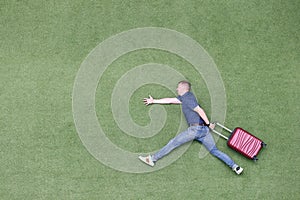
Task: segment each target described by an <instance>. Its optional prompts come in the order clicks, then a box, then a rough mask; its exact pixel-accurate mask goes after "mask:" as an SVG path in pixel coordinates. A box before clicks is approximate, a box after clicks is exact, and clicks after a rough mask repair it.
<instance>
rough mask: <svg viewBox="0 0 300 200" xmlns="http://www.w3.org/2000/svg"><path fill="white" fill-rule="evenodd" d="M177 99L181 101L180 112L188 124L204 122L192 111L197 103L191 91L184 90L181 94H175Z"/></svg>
mask: <svg viewBox="0 0 300 200" xmlns="http://www.w3.org/2000/svg"><path fill="white" fill-rule="evenodd" d="M177 99H178V100H179V101H180V102H181V107H182V112H183V114H184V116H185V119H186V121H187V123H188V124H196V123H199V124H204V121H203V120H202V119H201V117H200V116H199V114H198V113H197V112H195V111H194V109H195V108H196V107H197V106H198V105H199V104H198V102H197V99H196V97H195V96H194V94H193V93H191V92H186V93H185V94H184V95H182V96H180V95H179V96H177ZM199 106H200V105H199Z"/></svg>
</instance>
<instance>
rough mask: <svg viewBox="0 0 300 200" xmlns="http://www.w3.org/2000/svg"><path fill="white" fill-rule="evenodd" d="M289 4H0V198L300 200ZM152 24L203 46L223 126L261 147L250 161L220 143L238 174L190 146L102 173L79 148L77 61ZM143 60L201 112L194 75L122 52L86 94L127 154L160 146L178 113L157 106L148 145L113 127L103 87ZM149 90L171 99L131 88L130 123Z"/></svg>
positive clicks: (299, 47) (296, 25) (157, 54)
mask: <svg viewBox="0 0 300 200" xmlns="http://www.w3.org/2000/svg"><path fill="white" fill-rule="evenodd" d="M299 9H300V2H299V1H296V0H288V1H277V0H269V1H237V0H236V1H208V0H206V1H191V0H190V1H179V0H175V1H151V2H150V1H149V2H148V1H135V0H134V1H106V0H102V1H83V0H82V1H80V0H73V1H38V0H31V1H30V0H28V1H15V0H12V1H5V0H2V1H0V38H1V40H0V47H1V48H0V102H1V106H0V127H1V129H0V130H1V132H0V134H1V139H0V146H1V151H0V158H1V166H0V173H1V181H0V198H1V199H200V198H203V199H241V198H243V199H299V197H300V192H299V186H300V185H299V182H300V178H299V165H300V159H299V153H300V152H299V150H300V148H299V142H300V137H299V132H300V129H299V119H300V116H299V112H300V109H299V85H300V84H299V80H300V76H299V75H300V64H299V63H300V56H299V52H300V39H299V35H300V13H299ZM150 26H151V27H165V28H169V29H173V30H176V31H178V32H182V33H184V34H186V35H188V36H190V37H191V38H193V39H194V40H196V41H197V42H198V43H199V44H201V45H202V46H203V47H204V48H205V49H206V50H207V52H208V53H209V54H210V56H211V57H212V58H213V60H214V61H215V63H216V65H217V67H218V70H219V71H220V73H221V76H222V79H223V81H224V85H225V89H226V95H227V113H226V114H227V115H226V125H227V126H229V127H232V128H233V127H235V126H241V127H243V128H245V129H247V130H249V131H250V132H251V133H254V134H255V135H257V136H258V137H260V138H263V139H264V140H265V142H266V143H268V148H267V149H266V150H264V151H263V152H262V153H261V155H260V156H259V158H260V160H259V161H258V163H253V162H252V161H250V160H247V159H246V158H244V157H242V156H240V155H238V154H236V153H235V152H234V151H232V150H230V149H229V148H227V147H226V143H225V141H223V140H221V139H220V140H218V143H217V145H218V147H219V148H220V149H221V150H222V151H224V152H226V153H228V154H229V155H230V156H232V158H233V159H234V160H235V161H237V162H238V163H240V164H241V165H242V166H243V167H244V168H245V173H244V174H243V175H242V176H236V175H234V173H233V172H231V171H230V170H229V169H228V168H227V167H226V166H225V165H224V164H222V163H221V162H219V161H218V160H217V159H216V158H214V157H212V156H210V155H209V156H206V157H205V158H204V159H199V157H198V152H199V149H200V144H198V143H197V142H194V143H193V144H192V145H191V147H190V148H189V150H188V151H187V152H185V154H184V155H183V156H182V157H181V158H180V159H178V160H177V161H176V162H174V163H173V164H172V165H170V166H168V167H166V168H164V169H162V170H159V171H156V172H154V173H147V174H130V173H124V172H119V171H116V170H114V169H111V168H109V167H106V166H105V165H103V164H101V163H100V162H99V161H97V160H96V159H94V158H93V157H92V156H91V155H90V154H89V153H88V152H87V150H86V149H85V147H84V146H83V145H82V143H81V141H80V139H79V137H78V134H77V132H76V129H75V125H74V121H73V115H72V89H73V83H74V80H75V77H76V73H77V71H78V69H79V67H80V64H81V63H82V62H83V60H84V59H85V58H86V56H87V55H88V53H89V52H90V51H91V50H92V49H93V48H94V47H96V46H97V45H98V44H99V43H100V42H102V41H104V40H105V39H106V38H108V37H110V36H112V35H115V34H117V33H119V32H122V31H126V30H129V29H132V28H138V27H150ZM148 62H156V63H165V64H168V65H170V66H172V67H174V68H176V69H177V70H179V71H180V72H181V73H183V74H184V75H185V76H186V77H189V80H191V81H192V83H193V85H194V86H195V87H194V90H195V93H196V95H197V97H198V99H199V101H200V103H201V104H202V105H203V107H204V108H206V110H207V111H208V115H209V111H210V98H209V95H208V94H207V90H206V87H205V85H203V80H202V79H201V77H199V75H197V74H195V73H194V71H193V68H192V67H191V66H189V65H188V63H186V62H184V61H183V60H182V59H179V58H177V57H174V55H171V54H167V53H166V52H161V51H155V50H145V51H141V52H134V53H130V54H129V55H126V56H124V57H122V58H120V59H119V60H117V61H116V62H114V63H113V64H112V66H111V67H109V68H108V70H107V71H106V72H105V73H104V76H103V79H101V80H100V83H101V87H99V88H98V90H97V94H96V97H97V100H96V103H97V105H96V109H97V115H98V118H99V121H100V123H101V124H102V126H103V127H104V130H105V131H107V132H109V133H110V134H109V135H108V137H109V138H110V139H111V140H112V141H113V142H114V143H115V144H117V145H119V146H120V147H122V148H124V149H128V150H130V151H136V152H138V151H151V150H153V149H157V148H160V147H162V145H164V144H165V143H166V142H167V141H168V140H169V139H170V138H172V137H173V136H174V133H173V132H172V130H173V127H174V126H177V123H176V122H177V121H178V119H179V118H178V115H179V114H180V108H179V107H174V106H166V109H167V111H168V120H167V123H166V127H165V128H164V129H163V130H162V131H161V133H160V134H158V135H156V136H155V137H153V138H150V139H149V140H150V144H149V141H147V140H146V139H144V140H142V139H135V138H131V137H128V136H127V135H125V134H122V132H121V131H120V130H119V129H118V127H117V126H114V122H113V121H112V120H113V118H112V116H111V108H110V106H109V105H110V94H111V92H112V89H113V85H112V84H113V83H114V82H115V81H117V80H118V78H119V77H120V76H121V75H122V73H121V72H124V71H125V69H127V70H129V69H130V68H132V67H135V66H136V65H138V64H143V63H148ZM175 87H176V86H174V88H175ZM200 91H203V93H201V92H200ZM149 92H151V94H152V95H153V96H154V97H163V96H165V95H172V92H171V91H168V90H166V89H165V88H162V87H158V86H154V85H153V86H151V85H147V86H145V87H142V88H140V89H139V90H137V91H136V93H135V94H134V95H133V97H132V99H131V101H130V108H131V109H130V112H131V115H132V117H133V119H134V120H135V121H136V123H139V124H146V123H147V121H148V120H149V119H148V118H147V117H143V116H145V115H147V113H148V110H149V108H148V107H145V106H144V105H143V104H142V103H141V102H140V97H145V96H147V95H148V94H149ZM138 101H139V102H138ZM173 119H174V120H173ZM112 124H113V125H112ZM133 164H134V163H133Z"/></svg>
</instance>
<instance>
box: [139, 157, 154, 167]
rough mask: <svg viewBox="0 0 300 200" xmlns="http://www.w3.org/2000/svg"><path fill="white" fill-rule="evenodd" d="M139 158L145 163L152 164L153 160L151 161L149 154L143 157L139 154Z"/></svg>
mask: <svg viewBox="0 0 300 200" xmlns="http://www.w3.org/2000/svg"><path fill="white" fill-rule="evenodd" d="M139 159H140V160H141V161H143V162H144V163H146V164H147V165H150V166H151V167H153V166H154V162H153V161H152V157H151V155H149V156H146V157H143V156H139Z"/></svg>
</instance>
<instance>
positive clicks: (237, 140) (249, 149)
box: [227, 128, 262, 159]
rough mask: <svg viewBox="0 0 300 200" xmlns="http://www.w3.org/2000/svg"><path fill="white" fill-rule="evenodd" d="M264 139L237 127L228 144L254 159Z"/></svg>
mask: <svg viewBox="0 0 300 200" xmlns="http://www.w3.org/2000/svg"><path fill="white" fill-rule="evenodd" d="M261 143H262V141H261V140H260V139H258V138H256V137H255V136H253V135H251V134H250V133H248V132H247V131H245V130H243V129H241V128H236V129H235V130H234V132H233V133H232V135H231V137H230V139H229V140H228V143H227V144H228V146H229V147H231V148H232V149H234V150H236V151H238V152H240V153H241V154H243V155H245V156H246V157H249V158H251V159H253V157H254V156H256V155H257V154H258V152H259V151H260V149H261Z"/></svg>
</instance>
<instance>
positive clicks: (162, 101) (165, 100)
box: [144, 95, 181, 105]
mask: <svg viewBox="0 0 300 200" xmlns="http://www.w3.org/2000/svg"><path fill="white" fill-rule="evenodd" d="M144 103H145V105H150V104H181V101H179V100H178V99H177V98H162V99H153V97H152V96H150V95H149V97H148V98H144Z"/></svg>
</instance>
